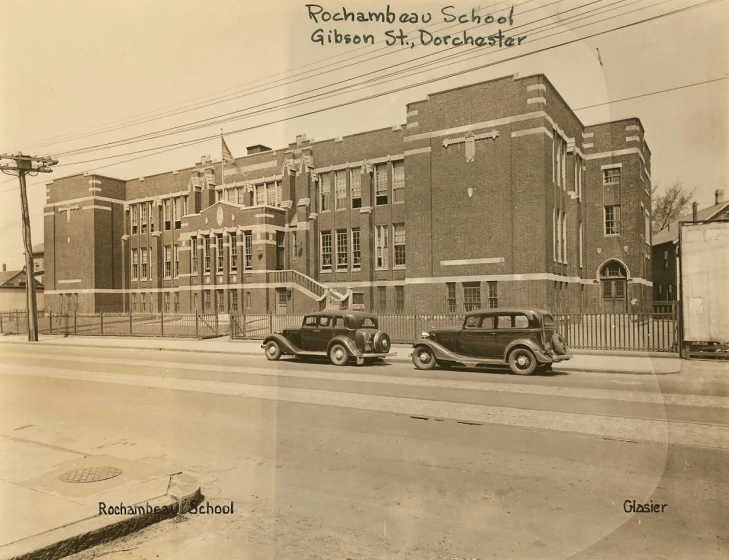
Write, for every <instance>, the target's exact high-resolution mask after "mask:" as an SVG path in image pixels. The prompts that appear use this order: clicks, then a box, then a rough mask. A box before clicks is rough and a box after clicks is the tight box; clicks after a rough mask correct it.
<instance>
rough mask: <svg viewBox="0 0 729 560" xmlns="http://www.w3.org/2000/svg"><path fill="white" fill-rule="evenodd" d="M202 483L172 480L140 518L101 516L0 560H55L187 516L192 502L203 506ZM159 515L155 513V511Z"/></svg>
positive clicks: (20, 546)
mask: <svg viewBox="0 0 729 560" xmlns="http://www.w3.org/2000/svg"><path fill="white" fill-rule="evenodd" d="M200 490H201V489H200V484H199V482H198V481H197V480H196V479H195V478H194V477H192V476H191V475H189V474H185V473H177V474H174V475H172V476H171V477H170V481H169V485H168V488H167V493H166V494H165V495H163V496H158V497H156V498H154V499H152V500H147V501H145V502H144V503H141V502H140V503H139V504H134V505H139V506H142V507H144V508H145V509H151V511H148V512H145V513H143V514H139V515H129V516H123V517H122V516H103V515H101V514H99V515H95V516H94V517H89V518H87V519H83V520H81V521H78V522H76V523H71V524H70V525H66V526H63V527H59V528H56V529H52V530H50V531H47V532H45V533H41V534H40V535H34V536H32V537H28V538H26V539H23V540H20V541H18V542H15V543H11V544H9V545H5V546H4V547H2V548H0V560H55V559H57V558H64V557H66V556H69V555H71V554H76V553H77V552H81V551H82V550H86V549H87V548H91V547H93V546H97V545H100V544H102V543H106V542H110V541H113V540H115V539H118V538H120V537H123V536H126V535H129V534H131V533H134V532H136V531H139V530H140V529H143V528H145V527H147V526H149V525H153V524H154V523H159V522H160V521H163V520H165V519H170V518H172V517H176V516H177V515H180V514H183V513H187V512H188V511H190V509H191V507H192V502H193V501H194V502H197V503H200V502H201V501H202V493H201V491H200ZM157 507H158V508H159V510H158V511H159V512H158V513H157V512H155V511H154V509H155V508H157Z"/></svg>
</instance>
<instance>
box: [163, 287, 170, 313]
mask: <svg viewBox="0 0 729 560" xmlns="http://www.w3.org/2000/svg"><path fill="white" fill-rule="evenodd" d="M164 300H165V307H164V309H165V313H169V312H170V293H169V292H165V295H164Z"/></svg>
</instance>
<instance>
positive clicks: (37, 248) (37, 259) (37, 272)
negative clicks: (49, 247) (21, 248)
mask: <svg viewBox="0 0 729 560" xmlns="http://www.w3.org/2000/svg"><path fill="white" fill-rule="evenodd" d="M44 246H45V244H44V243H39V244H38V245H34V246H33V276H35V277H36V279H37V280H38V281H39V282H40V283H41V284H42V283H43V273H44V265H45V263H44Z"/></svg>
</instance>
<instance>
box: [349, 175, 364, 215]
mask: <svg viewBox="0 0 729 560" xmlns="http://www.w3.org/2000/svg"><path fill="white" fill-rule="evenodd" d="M361 181H362V171H361V170H360V169H350V170H349V184H350V187H351V189H352V208H362V182H361Z"/></svg>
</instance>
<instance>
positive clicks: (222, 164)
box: [220, 128, 225, 200]
mask: <svg viewBox="0 0 729 560" xmlns="http://www.w3.org/2000/svg"><path fill="white" fill-rule="evenodd" d="M223 142H225V140H223V129H222V128H221V129H220V181H221V185H222V187H223V193H225V155H224V154H223ZM223 193H221V194H220V199H221V200H222V199H223Z"/></svg>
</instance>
